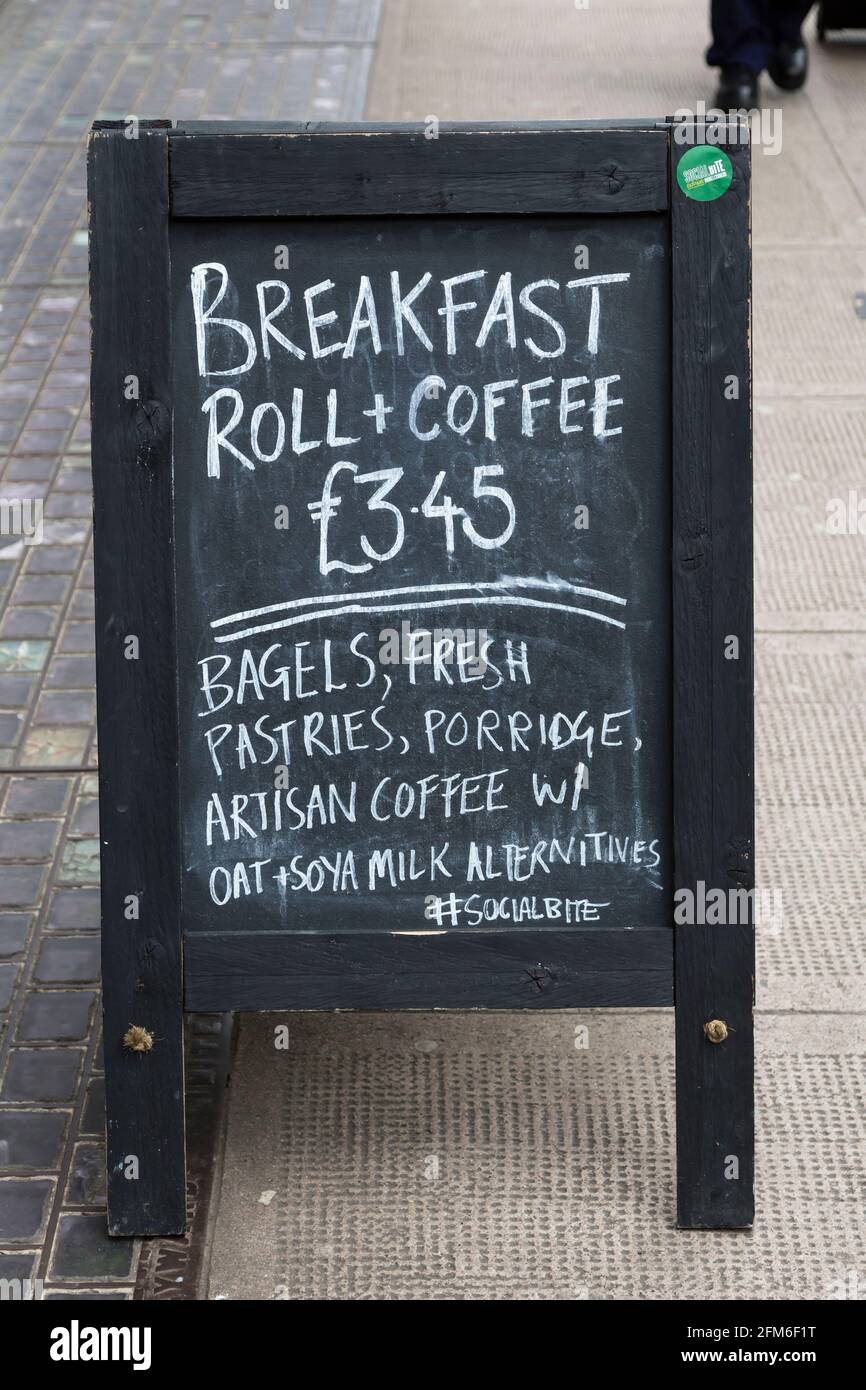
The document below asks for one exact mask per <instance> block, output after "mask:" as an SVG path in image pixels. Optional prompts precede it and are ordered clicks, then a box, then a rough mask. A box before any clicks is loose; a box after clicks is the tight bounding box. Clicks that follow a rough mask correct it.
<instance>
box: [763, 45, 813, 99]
mask: <svg viewBox="0 0 866 1390" xmlns="http://www.w3.org/2000/svg"><path fill="white" fill-rule="evenodd" d="M808 71H809V50H808V48H807V47H806V45H805V44H804V43H803V41H802V39H801V40H800V41H799V42H798V43H780V44H779V47H778V48H777V49H776V51H775V53H774V54H773V56H772V58H771V59H770V61H769V62H768V63H767V72H768V73H769V74H770V76H771V77H772V79H773V81H774V82H775V84H776V86H777V87H781V89H782V91H783V92H796V91H797V89H798V88H799V87H802V85H803V83H804V82H805V81H806V75H807V73H808Z"/></svg>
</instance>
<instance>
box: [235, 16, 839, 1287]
mask: <svg viewBox="0 0 866 1390" xmlns="http://www.w3.org/2000/svg"><path fill="white" fill-rule="evenodd" d="M706 41H707V36H706V8H705V7H704V6H703V5H701V4H695V3H694V0H642V3H640V4H635V3H632V2H631V0H590V4H589V6H588V7H587V8H582V7H581V8H578V7H577V6H574V5H572V4H570V3H567V0H533V3H531V4H528V3H524V2H523V0H495V3H494V0H437V3H436V4H435V5H433V4H430V3H429V0H385V4H384V9H383V18H382V26H381V31H380V37H379V43H378V46H377V51H376V58H375V62H374V66H373V71H372V76H371V83H370V91H369V96H368V101H367V108H366V115H367V117H368V118H370V119H372V120H377V121H389V120H402V121H417V122H419V124H420V123H423V122H425V121H426V120H428V119H429V118H430V117H431V116H436V117H438V118H439V119H440V120H457V119H467V120H484V119H492V120H496V119H498V120H503V119H520V118H522V119H543V118H547V119H557V118H565V119H577V118H596V117H604V116H613V117H617V116H660V115H670V114H672V113H673V112H674V111H676V110H677V109H678V108H679V107H682V106H688V107H690V108H692V109H694V108H695V106H696V103H697V101H698V100H699V99H704V100H705V101H706V102H707V103H708V104H709V103H710V102H711V97H712V81H711V77H710V74H709V73H708V72H707V70H706V69H705V67H704V66H703V63H702V53H703V50H704V48H705V46H706ZM864 105H866V48H864V47H860V48H859V49H855V48H837V47H834V48H828V49H827V50H826V51H817V49H813V72H812V76H811V79H810V82H809V86H808V88H807V90H806V91H805V92H803V93H800V94H797V95H795V96H792V97H789V96H782V95H781V94H779V93H776V92H775V91H774V89H773V88H772V85H771V84H770V83H769V80H767V82H766V86H765V106H766V109H767V115H766V117H765V122H767V123H766V124H765V127H764V129H765V134H766V136H767V148H769V145H770V143H772V138H771V137H773V136H774V135H777V134H778V133H779V131H780V130H781V135H782V144H781V149H780V150H779V152H777V153H776V154H770V153H764V150H763V148H762V147H761V146H759V147H758V148H757V149H756V151H755V166H754V272H755V274H754V368H755V530H756V561H755V565H756V629H757V636H756V647H757V651H756V657H757V672H756V684H757V690H756V706H757V707H756V722H757V735H756V743H757V767H756V792H757V811H758V827H757V856H756V858H757V874H758V883H759V886H760V887H762V888H763V889H765V890H767V892H768V893H770V894H776V895H777V897H776V898H775V902H776V904H777V911H775V912H771V913H770V914H769V920H768V921H766V922H765V923H764V924H763V926H762V927H761V928H760V930H759V940H758V979H757V1053H758V1059H757V1087H756V1091H757V1114H758V1152H757V1215H756V1221H755V1227H754V1230H753V1231H752V1232H738V1233H733V1232H724V1233H709V1232H700V1233H699V1232H678V1231H676V1230H675V1229H674V1172H673V1133H674V1117H673V1025H672V1018H671V1015H670V1014H669V1013H665V1012H663V1011H651V1010H629V1011H596V1012H592V1011H588V1012H586V1013H581V1014H580V1015H579V1016H575V1015H574V1014H566V1013H562V1014H549V1015H545V1016H544V1018H543V1019H542V1018H540V1017H538V1016H537V1015H534V1016H532V1017H529V1018H527V1017H526V1016H522V1015H518V1014H496V1015H489V1016H486V1017H481V1018H479V1017H477V1016H467V1015H460V1014H441V1013H439V1014H403V1015H390V1016H389V1015H378V1016H375V1017H371V1016H369V1015H365V1016H355V1017H349V1016H346V1015H342V1016H336V1017H334V1016H324V1015H319V1016H313V1017H311V1016H301V1017H298V1018H296V1019H295V1020H293V1021H292V1023H291V1041H290V1047H289V1050H288V1051H280V1050H276V1049H275V1048H274V1046H273V1028H274V1026H275V1024H276V1022H277V1021H278V1020H277V1018H276V1016H272V1017H268V1016H261V1017H259V1018H253V1017H248V1018H244V1019H243V1020H242V1021H241V1025H240V1037H239V1048H238V1055H237V1059H236V1065H235V1069H234V1073H233V1077H232V1091H231V1101H230V1106H229V1116H228V1138H227V1146H226V1152H225V1161H224V1171H223V1180H222V1185H221V1200H220V1206H219V1211H218V1214H217V1218H216V1221H215V1227H214V1243H213V1259H212V1266H211V1278H210V1295H211V1297H228V1298H240V1297H250V1296H253V1297H259V1298H271V1299H274V1298H275V1299H282V1298H296V1297H299V1298H330V1299H340V1298H352V1299H355V1298H358V1299H366V1298H380V1299H382V1298H383V1299H405V1298H411V1299H461V1300H462V1299H481V1300H486V1299H502V1298H517V1299H554V1298H575V1299H584V1298H586V1299H595V1298H601V1299H610V1298H626V1299H658V1298H706V1299H728V1298H738V1297H744V1298H758V1299H760V1298H768V1299H784V1298H794V1299H804V1298H818V1299H835V1298H859V1299H862V1298H863V1297H864V1296H866V1258H864V1253H863V1252H864V1249H866V1215H864V1203H863V1193H864V1189H866V1117H864V1107H863V1094H864V1080H866V1019H864V1006H866V930H864V925H866V924H864V918H866V907H864V904H866V864H864V854H863V845H862V841H863V835H862V828H861V827H862V820H863V807H864V804H866V760H864V758H863V752H862V749H863V728H864V719H863V716H864V710H866V606H864V598H866V535H864V534H860V533H859V532H858V530H857V528H856V524H855V526H854V528H853V529H851V528H848V530H847V531H846V530H843V531H842V532H841V533H834V532H833V531H832V530H831V529H830V528H829V527H828V519H829V517H830V515H831V514H832V509H833V505H834V499H836V500H839V499H845V501H846V506H847V500H848V498H849V493H851V492H853V493H854V494H855V506H856V505H857V500H858V499H862V500H863V512H864V531H866V484H864V458H866V450H864V444H866V316H864V315H866V309H864V303H866V301H864V298H863V296H864V292H866V155H864V150H863V145H862V142H859V141H858V140H857V139H856V138H855V139H852V138H851V132H852V130H856V129H858V128H859V126H858V122H857V116H858V114H859V115H860V116H861V117H862V115H863V114H866V112H864ZM773 122H775V125H774V124H773ZM772 901H773V899H771V902H772ZM576 1023H582V1024H586V1025H587V1026H588V1029H589V1047H588V1049H586V1050H576V1049H575V1046H574V1043H575V1033H574V1029H575V1024H576Z"/></svg>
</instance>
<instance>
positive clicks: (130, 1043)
mask: <svg viewBox="0 0 866 1390" xmlns="http://www.w3.org/2000/svg"><path fill="white" fill-rule="evenodd" d="M123 1046H124V1047H126V1048H128V1049H129V1051H130V1052H150V1050H151V1048H152V1047H153V1034H152V1033H149V1032H148V1031H147V1029H146V1028H142V1027H141V1026H140V1025H139V1024H138V1023H130V1025H129V1027H128V1028H127V1030H126V1032H125V1033H124V1035H123Z"/></svg>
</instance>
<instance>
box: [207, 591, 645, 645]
mask: <svg viewBox="0 0 866 1390" xmlns="http://www.w3.org/2000/svg"><path fill="white" fill-rule="evenodd" d="M464 603H472V604H476V605H479V606H480V605H482V604H498V605H500V606H503V607H507V608H513V607H515V606H517V607H520V608H546V609H549V610H551V611H553V612H559V613H577V614H579V615H580V616H581V617H583V618H593V619H594V620H595V621H596V622H599V623H607V624H608V625H609V626H610V627H618V628H623V629H624V628H625V623H622V622H620V621H619V619H618V618H611V617H609V615H608V614H607V613H596V612H594V611H593V610H592V609H591V608H579V607H577V606H576V605H575V604H571V603H552V602H550V601H549V600H547V599H537V598H522V597H520V596H519V595H516V594H511V595H498V594H497V595H493V594H491V595H484V594H482V595H478V594H465V595H464V596H463V597H462V598H439V599H431V600H430V601H429V602H426V603H425V602H417V601H415V600H411V599H409V600H405V601H404V600H401V601H399V602H397V603H394V602H393V601H392V602H390V603H373V604H364V603H348V604H342V605H341V606H340V607H339V608H324V609H317V610H315V611H312V612H309V613H299V614H296V615H295V616H294V617H293V618H280V619H278V620H277V621H276V622H273V623H259V624H257V625H256V626H255V627H246V628H241V629H240V631H238V632H228V633H224V634H222V635H220V636H217V637H215V638H214V641H216V642H238V641H240V640H241V638H243V637H255V636H256V635H257V634H259V633H261V632H276V631H277V630H278V629H279V628H287V627H295V626H296V625H297V624H298V623H310V622H314V621H315V620H316V619H317V618H339V617H341V616H342V615H343V614H344V613H391V612H394V611H395V610H397V609H401V610H407V609H416V610H417V609H421V608H453V607H456V606H458V605H460V604H464Z"/></svg>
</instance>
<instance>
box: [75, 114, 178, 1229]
mask: <svg viewBox="0 0 866 1390" xmlns="http://www.w3.org/2000/svg"><path fill="white" fill-rule="evenodd" d="M124 129H125V128H124V126H123V125H122V124H121V123H118V124H117V126H114V127H110V126H106V125H103V126H102V127H101V128H99V129H97V130H95V131H94V133H93V134H92V135H91V137H90V144H89V151H88V173H89V196H90V248H91V303H92V311H93V359H92V378H91V394H92V407H93V484H94V531H95V558H96V654H97V695H98V709H99V763H100V817H99V818H100V839H101V857H102V976H103V983H104V1023H105V1080H106V1114H107V1169H108V1210H109V1229H110V1231H111V1233H112V1234H113V1235H127V1236H129V1235H158V1234H171V1233H175V1232H182V1231H183V1229H184V1224H185V1206H186V1202H185V1187H186V1183H185V1171H184V1112H183V1047H182V1032H181V1029H182V995H181V936H180V925H179V895H178V845H179V840H178V821H177V785H176V763H177V731H176V729H177V721H176V715H175V708H174V673H175V654H174V627H173V606H174V599H173V592H172V585H173V576H172V564H171V549H172V541H171V399H170V378H171V370H170V368H171V355H170V341H171V332H170V330H171V316H170V309H169V246H168V164H167V144H168V141H167V129H166V128H165V124H164V123H152V124H146V123H144V122H142V123H141V124H140V126H139V130H138V138H136V139H127V138H126V136H125V134H124ZM132 378H136V379H137V383H138V386H137V393H136V392H135V389H134V386H133V383H132ZM133 394H137V397H138V398H137V399H127V396H128V395H133ZM131 638H134V639H136V641H137V643H138V655H137V659H129V657H130V655H131V653H132V650H133V649H132V648H131V646H130V639H131ZM136 908H137V914H138V915H137V918H136V917H135V915H131V914H134V913H135V911H136ZM130 1025H138V1026H140V1027H142V1028H144V1029H146V1030H147V1031H148V1032H149V1033H150V1034H151V1035H152V1038H153V1048H152V1050H151V1051H149V1052H134V1051H131V1050H129V1049H127V1048H125V1047H124V1044H123V1036H124V1034H125V1033H126V1031H127V1029H128V1028H129V1027H130ZM136 1163H137V1169H138V1175H137V1177H135V1176H127V1174H129V1173H133V1172H134V1170H135V1166H136Z"/></svg>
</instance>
